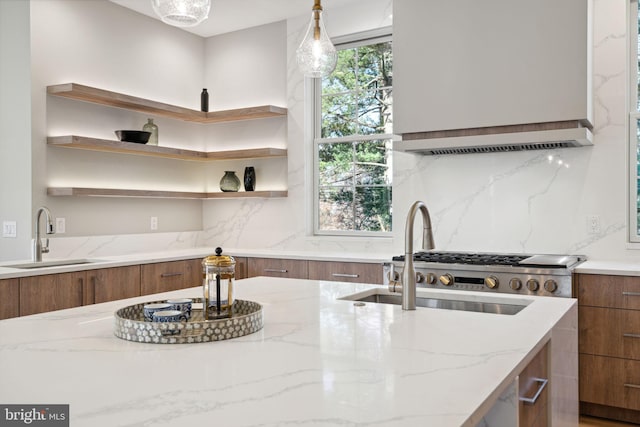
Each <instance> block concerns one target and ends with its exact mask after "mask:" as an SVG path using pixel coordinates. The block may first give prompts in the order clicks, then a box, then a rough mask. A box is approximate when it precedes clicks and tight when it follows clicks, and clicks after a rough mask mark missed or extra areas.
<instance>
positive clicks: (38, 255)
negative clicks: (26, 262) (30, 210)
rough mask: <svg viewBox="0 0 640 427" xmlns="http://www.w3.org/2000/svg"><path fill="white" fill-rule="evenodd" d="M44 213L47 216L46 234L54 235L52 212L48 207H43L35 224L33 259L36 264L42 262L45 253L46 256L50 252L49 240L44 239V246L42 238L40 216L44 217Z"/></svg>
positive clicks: (32, 248) (32, 247) (37, 215)
mask: <svg viewBox="0 0 640 427" xmlns="http://www.w3.org/2000/svg"><path fill="white" fill-rule="evenodd" d="M43 212H44V215H45V220H46V222H47V224H46V231H45V232H46V233H47V234H53V233H54V231H53V221H51V211H50V210H49V209H48V208H47V207H45V206H42V207H41V208H39V209H38V212H36V224H35V229H36V238H35V239H33V245H32V246H31V258H32V259H33V261H34V262H40V261H42V254H43V253H45V254H46V253H48V252H49V239H44V245H43V244H42V239H41V238H40V216H41V215H42V213H43Z"/></svg>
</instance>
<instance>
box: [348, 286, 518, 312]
mask: <svg viewBox="0 0 640 427" xmlns="http://www.w3.org/2000/svg"><path fill="white" fill-rule="evenodd" d="M378 291H381V290H378ZM340 299H342V300H349V301H358V302H363V303H367V302H371V303H376V304H393V305H402V295H400V294H390V293H385V292H374V293H371V292H369V293H367V294H362V293H359V294H355V295H349V296H346V297H343V298H340ZM416 306H417V307H427V308H441V309H445V310H461V311H475V312H479V313H493V314H506V315H514V314H516V313H518V312H520V311H521V310H522V309H523V308H525V307H526V306H527V304H526V303H522V304H507V303H503V302H496V301H465V300H459V299H446V298H430V297H425V296H420V295H418V296H417V297H416Z"/></svg>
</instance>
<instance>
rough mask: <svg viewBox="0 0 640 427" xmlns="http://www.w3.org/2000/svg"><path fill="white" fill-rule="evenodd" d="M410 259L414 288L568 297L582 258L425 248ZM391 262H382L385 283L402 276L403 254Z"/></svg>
mask: <svg viewBox="0 0 640 427" xmlns="http://www.w3.org/2000/svg"><path fill="white" fill-rule="evenodd" d="M413 260H414V268H415V270H416V282H417V286H418V287H423V288H433V289H458V290H467V291H485V292H500V293H510V294H518V295H541V296H559V297H571V296H572V273H573V270H574V269H575V267H576V266H577V265H579V264H580V263H582V262H584V261H585V260H586V257H584V256H581V255H530V254H499V253H477V252H446V251H426V252H417V253H415V254H414V256H413ZM392 261H393V262H391V263H388V264H385V278H384V279H385V284H386V285H388V284H389V281H391V280H398V279H399V278H400V277H401V276H402V270H403V268H404V255H401V256H396V257H393V259H392Z"/></svg>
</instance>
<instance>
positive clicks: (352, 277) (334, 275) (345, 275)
mask: <svg viewBox="0 0 640 427" xmlns="http://www.w3.org/2000/svg"><path fill="white" fill-rule="evenodd" d="M331 275H332V276H333V277H349V278H351V279H357V278H358V277H360V275H359V274H346V273H332V274H331Z"/></svg>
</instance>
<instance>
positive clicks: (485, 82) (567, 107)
mask: <svg viewBox="0 0 640 427" xmlns="http://www.w3.org/2000/svg"><path fill="white" fill-rule="evenodd" d="M591 1H592V0H563V1H560V2H558V1H557V0H535V1H531V0H526V1H525V0H487V1H477V0H458V1H455V2H448V1H424V0H402V1H396V2H394V4H393V8H394V11H393V19H394V39H393V45H394V47H393V49H394V119H393V120H394V133H396V134H399V135H401V137H402V140H401V141H397V142H395V144H394V149H395V150H400V151H407V152H416V153H422V154H456V153H478V152H481V153H483V152H500V151H514V150H530V149H549V148H562V147H579V146H584V145H591V144H592V134H591V129H592V123H593V107H592V72H591V46H592V42H591Z"/></svg>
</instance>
